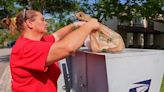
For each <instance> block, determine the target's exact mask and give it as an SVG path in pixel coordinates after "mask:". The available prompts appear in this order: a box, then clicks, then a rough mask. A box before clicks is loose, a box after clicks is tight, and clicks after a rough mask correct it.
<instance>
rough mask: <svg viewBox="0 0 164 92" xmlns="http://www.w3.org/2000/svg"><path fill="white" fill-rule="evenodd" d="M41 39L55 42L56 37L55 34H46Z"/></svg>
mask: <svg viewBox="0 0 164 92" xmlns="http://www.w3.org/2000/svg"><path fill="white" fill-rule="evenodd" d="M41 40H42V41H47V42H55V37H54V36H53V35H46V36H43V37H42V39H41Z"/></svg>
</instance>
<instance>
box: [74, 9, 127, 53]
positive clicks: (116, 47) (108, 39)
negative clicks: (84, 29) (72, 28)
mask: <svg viewBox="0 0 164 92" xmlns="http://www.w3.org/2000/svg"><path fill="white" fill-rule="evenodd" d="M75 15H76V17H77V18H78V19H79V20H82V21H89V20H90V19H91V17H90V16H88V15H86V14H85V13H83V12H79V13H76V14H75ZM89 39H90V41H87V42H88V44H87V46H88V47H89V48H90V49H91V50H92V51H93V52H119V51H122V50H123V49H124V48H125V45H124V41H123V39H122V37H121V36H120V35H119V34H118V33H116V32H115V31H113V30H112V29H110V28H108V27H106V26H105V25H102V24H100V28H99V31H95V32H92V33H91V34H90V36H89Z"/></svg>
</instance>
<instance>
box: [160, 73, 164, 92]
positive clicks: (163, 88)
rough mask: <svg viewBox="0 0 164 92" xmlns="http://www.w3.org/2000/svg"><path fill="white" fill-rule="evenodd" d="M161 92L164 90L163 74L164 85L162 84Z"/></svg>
mask: <svg viewBox="0 0 164 92" xmlns="http://www.w3.org/2000/svg"><path fill="white" fill-rule="evenodd" d="M160 92H164V76H163V81H162V85H161V90H160Z"/></svg>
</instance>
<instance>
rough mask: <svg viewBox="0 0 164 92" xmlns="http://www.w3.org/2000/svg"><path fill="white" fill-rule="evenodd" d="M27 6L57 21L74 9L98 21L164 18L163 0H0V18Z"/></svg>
mask: <svg viewBox="0 0 164 92" xmlns="http://www.w3.org/2000/svg"><path fill="white" fill-rule="evenodd" d="M25 7H28V8H32V9H35V10H39V11H41V12H42V13H43V14H46V13H49V14H51V15H52V16H53V18H58V19H59V21H60V22H61V20H65V21H67V22H68V23H69V22H71V19H69V18H67V19H68V20H66V19H64V18H65V17H66V15H70V16H71V14H72V13H75V12H77V11H80V10H82V11H84V12H86V13H88V14H90V15H91V16H93V17H95V18H97V19H98V20H99V21H100V22H101V21H102V20H103V19H107V18H108V17H110V18H112V17H113V16H116V17H117V18H119V19H120V20H121V21H130V20H132V19H133V18H134V17H144V18H146V19H148V20H157V21H161V22H163V21H164V18H163V17H164V2H163V0H0V19H2V18H3V17H6V16H15V15H16V13H17V12H18V11H20V10H22V9H23V8H25Z"/></svg>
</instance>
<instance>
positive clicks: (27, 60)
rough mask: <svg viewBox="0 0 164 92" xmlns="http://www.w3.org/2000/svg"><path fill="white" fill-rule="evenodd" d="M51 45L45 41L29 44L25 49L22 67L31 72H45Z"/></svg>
mask: <svg viewBox="0 0 164 92" xmlns="http://www.w3.org/2000/svg"><path fill="white" fill-rule="evenodd" d="M51 45H52V43H50V42H43V41H36V42H35V41H34V42H31V43H29V44H27V45H26V46H25V47H24V49H23V55H22V56H23V57H22V64H21V66H23V68H26V69H30V70H39V71H45V69H46V67H45V64H46V60H47V56H48V53H49V49H50V47H51Z"/></svg>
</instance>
